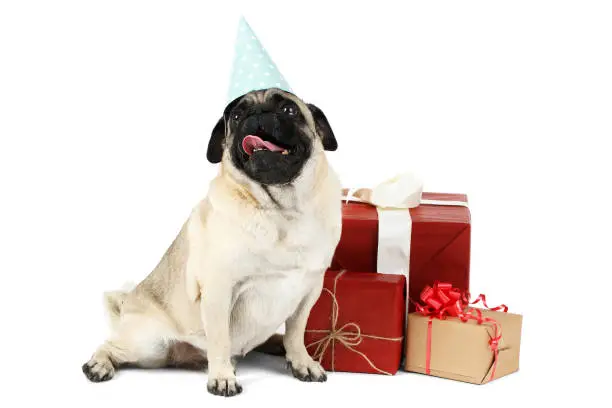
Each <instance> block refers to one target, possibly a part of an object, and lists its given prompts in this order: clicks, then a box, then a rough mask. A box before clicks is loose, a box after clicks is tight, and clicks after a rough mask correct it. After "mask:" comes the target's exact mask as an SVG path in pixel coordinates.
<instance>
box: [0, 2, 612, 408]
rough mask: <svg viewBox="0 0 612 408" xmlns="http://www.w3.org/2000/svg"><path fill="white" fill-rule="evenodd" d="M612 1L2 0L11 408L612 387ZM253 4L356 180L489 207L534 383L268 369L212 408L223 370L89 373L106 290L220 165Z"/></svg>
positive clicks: (1, 224) (243, 374) (151, 248)
mask: <svg viewBox="0 0 612 408" xmlns="http://www.w3.org/2000/svg"><path fill="white" fill-rule="evenodd" d="M606 3H607V2H595V1H573V2H569V1H560V0H558V1H534V0H531V1H517V0H515V1H511V2H494V1H461V2H459V1H435V2H434V1H428V2H418V3H408V2H399V1H398V2H386V1H381V0H378V1H376V2H367V3H366V4H363V5H361V4H358V3H357V2H350V3H349V2H346V3H345V2H331V1H329V0H328V1H313V0H309V1H302V2H291V1H277V2H272V1H263V0H260V1H252V2H246V1H245V2H242V3H240V2H228V1H220V0H219V1H217V2H204V1H199V2H198V1H191V2H185V1H166V2H161V1H125V0H122V1H104V2H102V1H100V2H93V1H53V2H51V1H39V2H33V1H26V0H21V1H6V0H5V1H2V2H1V3H0V137H1V145H0V180H1V188H0V195H1V196H0V197H1V198H0V209H1V211H0V241H1V242H0V245H1V246H0V248H1V249H0V256H1V260H2V262H1V263H0V277H1V278H0V288H1V294H0V302H1V313H2V315H1V319H0V321H1V326H0V327H2V329H1V331H2V333H1V335H0V342H2V367H1V370H0V373H1V374H0V376H1V377H2V380H1V384H2V386H1V388H2V389H3V391H2V397H0V398H2V399H10V398H16V401H15V402H13V403H12V404H10V405H7V404H5V403H2V404H1V405H3V406H21V405H26V403H34V402H37V403H39V404H43V403H48V404H53V405H54V404H55V403H61V404H68V403H72V402H75V403H78V404H81V405H82V406H95V407H98V406H100V407H102V406H136V405H128V404H132V403H133V404H139V405H138V406H145V407H148V406H173V407H179V406H190V407H195V406H206V405H208V404H211V402H213V401H214V403H215V404H217V405H221V403H225V404H236V403H238V404H251V403H260V404H263V403H268V402H274V403H277V404H280V403H283V404H287V405H288V406H291V405H293V404H298V405H300V406H301V405H309V406H312V405H313V404H316V405H318V406H324V405H328V404H329V405H334V404H336V405H338V404H342V405H343V406H344V405H346V404H354V403H360V402H361V403H364V404H366V403H367V404H370V405H372V404H377V406H382V405H383V404H384V405H391V404H393V405H396V406H397V405H400V404H401V405H406V406H408V405H410V406H424V404H426V403H428V401H429V403H430V404H432V406H440V405H442V404H444V405H447V406H448V404H451V403H453V401H454V402H455V403H459V404H460V406H463V405H466V404H468V403H469V404H478V405H479V406H517V404H519V403H524V402H537V403H539V402H548V403H552V402H554V401H557V400H563V401H568V400H569V401H571V400H573V399H575V400H576V401H583V402H584V401H585V400H586V399H588V398H591V397H593V396H594V395H596V394H597V393H598V392H602V390H601V388H598V387H597V385H598V384H599V385H601V384H602V383H603V379H604V376H605V375H607V374H608V371H609V370H608V369H607V367H606V363H609V354H610V352H609V344H610V340H609V338H607V337H605V336H604V330H603V329H604V328H605V327H606V326H607V325H608V321H607V319H608V315H609V311H610V308H609V304H610V299H609V297H606V296H609V295H608V293H609V289H608V288H606V287H605V284H609V283H610V279H609V275H610V273H611V272H612V268H611V267H610V255H609V254H610V244H611V239H610V231H611V229H610V228H611V225H610V219H609V207H610V198H611V197H610V175H611V174H612V171H611V168H610V147H609V139H610V137H611V136H612V131H611V130H612V120H611V112H612V61H611V50H612V41H611V39H612V25H611V24H610V21H611V20H612V13H611V9H610V7H609V5H608V4H609V3H608V4H606ZM212 4H214V6H213V5H212ZM349 4H350V5H349ZM240 12H243V13H244V15H245V16H246V17H247V19H248V20H249V22H250V23H251V25H252V27H253V28H254V30H255V31H256V32H257V33H258V35H259V37H260V39H261V40H262V42H263V43H264V45H265V46H266V47H267V49H268V50H269V51H270V53H271V55H272V58H273V59H274V60H275V61H276V62H277V64H278V66H279V68H280V70H281V71H282V72H283V73H284V74H285V76H286V78H287V79H288V81H289V83H290V84H291V85H292V87H293V89H294V90H295V91H296V93H298V94H299V95H300V96H302V97H303V98H304V99H305V100H307V101H309V102H313V103H315V104H317V105H318V106H319V107H320V108H322V109H323V111H324V112H325V113H326V114H327V116H328V118H329V120H330V122H331V124H332V127H333V129H334V130H335V133H336V136H337V138H338V142H339V145H340V147H339V150H338V151H337V152H334V153H331V154H329V158H330V160H331V162H332V164H333V166H334V168H335V169H336V170H337V171H338V173H339V174H340V175H341V177H342V180H343V182H344V184H346V185H347V186H348V185H350V186H357V185H359V186H361V185H371V184H373V183H375V182H376V181H378V180H382V179H384V178H386V177H389V176H392V175H394V174H395V173H397V172H400V171H404V170H414V171H417V172H418V173H419V174H420V175H421V176H422V177H423V178H424V179H425V181H426V190H427V191H443V192H464V193H467V194H468V196H469V200H470V205H471V211H472V217H473V218H472V221H473V236H472V238H473V241H472V260H473V262H472V290H473V291H474V292H481V291H483V292H486V293H487V294H488V296H489V298H490V299H491V301H492V303H494V302H502V301H503V302H505V303H508V304H509V305H510V306H511V310H513V311H516V312H520V313H523V314H524V317H525V320H524V327H523V343H522V355H521V371H520V372H519V373H516V374H513V375H511V376H508V377H505V378H502V379H500V380H498V381H495V382H493V383H491V384H488V385H486V386H472V385H469V384H464V383H459V382H453V381H449V380H443V379H437V378H432V377H426V376H422V375H416V374H406V373H403V374H401V373H400V374H398V375H397V376H396V377H393V378H387V377H382V376H372V375H358V374H332V375H330V376H329V380H328V382H327V383H326V384H303V383H300V382H298V381H297V380H294V379H293V378H292V377H290V375H289V374H288V373H287V372H285V371H284V370H283V365H282V361H280V360H277V359H273V358H260V357H257V356H251V357H250V358H248V359H247V361H246V362H244V363H242V364H241V365H240V366H239V369H238V376H239V379H240V381H241V382H242V384H243V385H244V387H245V391H244V393H243V394H242V395H241V396H240V397H238V398H235V399H232V400H228V401H223V400H221V399H218V398H216V397H213V396H210V395H208V394H207V392H206V374H205V373H189V372H177V371H164V370H156V371H143V370H131V371H122V372H119V374H118V375H117V376H116V378H115V379H114V380H112V381H110V382H108V383H104V384H91V383H89V382H88V381H87V380H86V379H85V377H84V376H83V374H82V373H81V364H82V363H83V362H85V361H86V360H87V359H88V358H89V356H90V354H91V353H92V352H93V350H94V348H95V347H96V346H97V345H98V344H99V343H100V342H101V341H102V340H103V339H104V336H105V335H106V333H107V325H106V320H105V317H104V313H103V309H102V301H101V296H102V292H103V291H104V290H109V289H115V288H119V287H121V286H122V285H123V284H124V283H125V282H126V281H138V280H140V279H142V278H144V277H145V276H146V274H147V273H148V272H149V271H150V270H151V269H152V268H153V267H154V266H155V264H156V263H157V261H158V260H159V258H160V257H161V255H162V254H163V252H164V251H165V249H166V248H167V246H168V245H169V244H170V242H171V241H172V239H173V238H174V236H175V234H176V233H177V232H178V229H179V228H180V226H181V225H182V223H183V221H184V220H185V218H186V216H187V215H188V213H189V211H190V209H191V207H192V206H193V205H194V204H195V203H196V202H197V201H198V200H199V199H200V198H202V197H203V196H204V195H205V194H206V190H207V187H208V183H209V181H210V180H211V178H212V177H213V176H214V175H215V172H216V168H215V166H213V165H211V164H209V163H208V162H206V159H205V150H206V145H207V142H208V137H209V135H210V131H211V130H212V127H213V126H214V124H215V122H216V120H217V119H218V118H219V116H220V115H221V112H222V110H223V108H224V105H225V103H226V101H225V96H226V87H227V82H228V80H229V70H230V63H231V59H232V50H233V41H234V38H235V29H236V25H237V21H238V17H239V15H240ZM592 299H596V300H592ZM597 299H599V300H597ZM597 302H600V303H599V305H598V304H597ZM606 305H607V306H606ZM589 316H596V317H589ZM589 388H591V390H589ZM589 395H591V397H589Z"/></svg>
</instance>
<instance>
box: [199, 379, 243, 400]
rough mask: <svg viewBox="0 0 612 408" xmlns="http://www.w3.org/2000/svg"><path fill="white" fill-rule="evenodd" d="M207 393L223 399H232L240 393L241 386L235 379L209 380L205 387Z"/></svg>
mask: <svg viewBox="0 0 612 408" xmlns="http://www.w3.org/2000/svg"><path fill="white" fill-rule="evenodd" d="M207 389H208V392H210V393H211V394H213V395H221V396H223V397H233V396H234V395H238V394H240V393H241V392H242V386H241V385H240V384H238V381H236V377H230V378H220V377H218V378H210V379H209V380H208V386H207Z"/></svg>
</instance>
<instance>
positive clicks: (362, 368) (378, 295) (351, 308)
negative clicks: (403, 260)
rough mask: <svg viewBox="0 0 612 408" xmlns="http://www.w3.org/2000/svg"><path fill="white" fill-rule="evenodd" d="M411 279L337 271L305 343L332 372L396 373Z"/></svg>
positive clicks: (309, 325) (312, 315) (327, 281)
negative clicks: (407, 289)
mask: <svg viewBox="0 0 612 408" xmlns="http://www.w3.org/2000/svg"><path fill="white" fill-rule="evenodd" d="M405 290H406V279H405V277H404V276H402V275H383V274H374V273H367V272H352V271H351V272H346V271H332V270H329V271H327V272H326V273H325V279H324V286H323V290H322V292H321V296H320V297H319V299H318V301H317V303H316V304H315V305H314V307H313V308H312V310H311V312H310V317H309V319H308V323H307V326H306V333H305V339H304V343H305V344H306V348H307V350H308V352H309V353H310V355H311V356H312V357H313V358H314V359H315V360H317V361H319V362H320V363H321V365H322V366H323V368H325V369H326V370H328V371H346V372H356V373H372V374H385V375H393V374H395V373H396V372H397V370H398V369H399V367H400V364H401V358H402V349H403V333H404V324H405V318H404V313H405V302H406V300H405Z"/></svg>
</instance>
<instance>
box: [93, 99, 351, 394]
mask: <svg viewBox="0 0 612 408" xmlns="http://www.w3.org/2000/svg"><path fill="white" fill-rule="evenodd" d="M336 148H337V142H336V139H335V137H334V133H333V132H332V129H331V127H330V125H329V122H328V120H327V118H326V117H325V115H324V114H323V112H322V111H321V110H320V109H319V108H317V107H316V106H314V105H311V104H306V103H304V102H303V101H302V100H301V99H299V98H298V97H296V96H295V95H294V94H292V93H289V92H285V91H283V90H280V89H276V88H270V89H265V90H257V91H253V92H250V93H248V94H245V95H244V96H242V97H239V98H237V99H235V100H234V101H232V102H231V103H229V105H228V106H227V107H226V108H225V111H224V113H223V116H222V117H221V119H219V121H218V123H217V124H216V126H215V127H214V130H213V131H212V135H211V138H210V141H209V144H208V151H207V158H208V160H209V161H210V162H212V163H220V166H219V172H218V175H217V176H216V177H215V178H214V179H213V180H212V182H211V184H210V188H209V192H208V195H207V197H206V198H205V199H203V200H202V201H201V202H200V203H198V204H197V205H196V206H195V207H194V208H193V210H192V212H191V214H190V216H189V217H188V219H187V221H186V222H185V223H184V225H183V226H182V229H181V230H180V232H179V234H178V236H177V237H176V238H175V240H174V241H173V243H172V244H171V245H170V247H169V248H168V250H167V251H166V253H165V255H164V256H163V257H162V258H161V260H160V262H159V264H158V265H157V266H156V268H155V269H154V270H153V271H152V272H151V273H150V274H149V275H148V276H147V277H146V278H145V279H144V280H143V281H142V282H140V284H138V285H137V286H136V287H135V288H134V289H132V290H130V291H116V292H109V293H106V294H105V302H106V309H107V311H108V314H109V317H110V320H111V327H112V334H111V336H110V337H109V338H108V339H107V340H106V342H104V343H103V344H102V345H101V346H100V347H99V348H98V349H97V350H96V351H95V353H94V354H93V355H92V357H91V359H90V360H89V361H88V362H87V363H85V364H84V365H83V367H82V369H83V372H84V373H85V375H86V376H87V378H89V379H90V380H91V381H94V382H100V381H106V380H110V379H111V378H112V377H113V376H114V374H115V371H116V370H117V368H119V367H121V366H123V365H131V366H139V367H151V368H153V367H163V366H185V365H187V366H194V365H195V366H198V365H200V364H207V366H208V386H207V388H208V391H209V392H210V393H212V394H215V395H222V396H233V395H236V394H239V393H240V392H241V391H242V387H241V386H240V384H239V383H238V381H237V380H236V374H235V373H236V372H235V363H236V357H240V356H244V355H245V354H246V353H248V352H249V351H251V350H253V349H254V348H256V347H258V346H259V345H261V344H262V343H265V342H266V340H267V339H269V338H271V337H274V335H275V333H276V331H277V330H278V328H279V327H281V326H282V325H283V323H284V324H285V334H284V337H283V344H282V345H283V346H284V349H285V357H286V360H287V362H288V366H289V367H290V368H291V372H292V373H293V375H294V376H295V377H297V378H298V379H300V380H302V381H309V382H323V381H325V380H326V374H325V371H324V370H323V368H322V367H321V366H320V365H319V363H317V362H316V361H314V360H313V359H312V358H311V357H310V355H309V354H308V352H307V349H306V347H305V345H304V331H305V328H306V322H307V319H308V315H309V313H310V310H311V308H312V306H313V305H314V303H315V302H316V301H317V299H318V297H319V295H320V293H321V290H322V286H323V275H324V272H325V270H326V269H327V268H328V267H329V265H330V263H331V259H332V255H333V253H334V251H335V248H336V245H337V244H338V241H339V239H340V232H341V186H340V182H339V181H338V178H337V176H336V174H335V173H334V171H333V170H332V168H331V167H330V165H329V164H328V161H327V158H326V154H325V151H326V150H328V151H333V150H336Z"/></svg>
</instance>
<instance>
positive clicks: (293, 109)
mask: <svg viewBox="0 0 612 408" xmlns="http://www.w3.org/2000/svg"><path fill="white" fill-rule="evenodd" d="M282 111H283V113H284V114H285V115H288V116H295V115H297V113H298V108H297V106H295V105H294V104H292V103H290V104H287V105H285V106H283V109H282Z"/></svg>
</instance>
